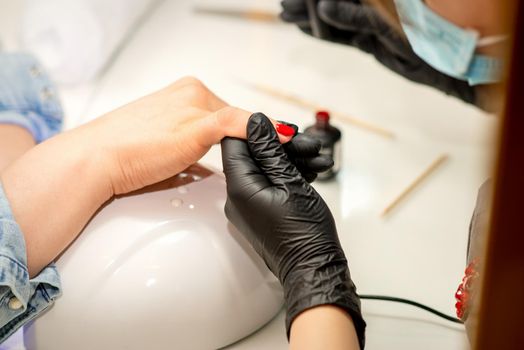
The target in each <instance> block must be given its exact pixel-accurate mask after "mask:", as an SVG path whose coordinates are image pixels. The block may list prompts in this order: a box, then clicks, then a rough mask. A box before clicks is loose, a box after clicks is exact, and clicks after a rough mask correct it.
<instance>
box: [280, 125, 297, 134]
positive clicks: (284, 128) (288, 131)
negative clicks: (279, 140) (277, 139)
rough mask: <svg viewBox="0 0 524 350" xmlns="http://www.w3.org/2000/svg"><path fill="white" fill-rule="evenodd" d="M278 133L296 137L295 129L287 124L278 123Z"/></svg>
mask: <svg viewBox="0 0 524 350" xmlns="http://www.w3.org/2000/svg"><path fill="white" fill-rule="evenodd" d="M277 132H278V133H279V134H280V135H283V136H293V135H295V129H293V128H292V127H290V126H289V125H286V124H281V123H277Z"/></svg>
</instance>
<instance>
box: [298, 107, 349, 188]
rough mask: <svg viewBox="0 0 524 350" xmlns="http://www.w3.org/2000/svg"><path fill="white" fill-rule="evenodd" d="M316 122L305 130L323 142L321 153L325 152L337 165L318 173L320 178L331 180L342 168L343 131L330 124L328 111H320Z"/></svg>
mask: <svg viewBox="0 0 524 350" xmlns="http://www.w3.org/2000/svg"><path fill="white" fill-rule="evenodd" d="M315 118H316V123H315V124H314V125H312V126H310V127H308V128H306V129H305V130H304V133H305V134H308V135H311V136H313V137H315V138H316V139H318V140H319V141H320V143H321V144H322V149H321V150H320V153H321V154H325V155H328V156H330V157H331V158H333V161H334V163H335V165H333V168H331V169H329V170H327V171H324V172H322V173H319V174H318V177H317V179H318V180H321V181H322V180H331V179H333V178H334V177H335V175H336V174H337V173H338V171H339V170H340V165H341V164H340V163H341V160H342V158H341V142H340V139H341V137H342V133H341V131H340V130H339V129H337V128H336V127H334V126H333V125H331V124H330V122H329V119H330V116H329V113H328V112H326V111H318V112H317V114H316V116H315Z"/></svg>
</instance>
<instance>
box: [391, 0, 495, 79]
mask: <svg viewBox="0 0 524 350" xmlns="http://www.w3.org/2000/svg"><path fill="white" fill-rule="evenodd" d="M394 1H395V5H396V8H397V12H398V15H399V18H400V22H401V24H402V29H403V30H404V32H405V33H406V36H407V38H408V41H409V43H410V44H411V47H412V48H413V51H415V53H416V54H417V55H418V56H419V57H420V58H421V59H423V60H424V61H425V62H426V63H428V64H429V65H430V66H432V67H433V68H435V69H436V70H439V71H441V72H442V73H445V74H447V75H449V76H452V77H455V78H458V79H461V80H467V81H468V83H469V84H470V85H477V84H486V83H494V82H497V81H499V80H500V78H501V75H502V60H501V59H499V58H495V57H490V56H485V55H479V54H476V53H475V50H476V49H477V48H478V47H481V46H487V45H493V44H496V43H498V42H500V41H503V40H505V36H496V37H485V38H482V39H479V34H478V33H477V32H476V31H473V30H468V29H464V28H461V27H459V26H457V25H455V24H453V23H451V22H449V21H448V20H446V19H444V18H442V17H441V16H439V15H438V14H436V13H435V12H433V11H432V10H431V9H430V8H429V7H427V6H426V5H425V4H424V2H423V1H422V0H394Z"/></svg>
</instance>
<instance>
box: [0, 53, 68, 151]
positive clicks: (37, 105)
mask: <svg viewBox="0 0 524 350" xmlns="http://www.w3.org/2000/svg"><path fill="white" fill-rule="evenodd" d="M62 122H63V110H62V106H61V105H60V100H59V97H58V90H57V88H56V87H55V85H54V84H53V82H52V81H51V79H50V77H49V76H48V75H47V73H46V72H45V70H44V68H43V67H42V66H41V65H40V64H39V63H38V61H37V60H36V59H35V58H34V57H33V56H31V55H29V54H24V53H0V124H4V123H5V124H14V125H18V126H21V127H24V128H26V129H27V130H28V131H29V132H30V133H31V134H32V135H33V138H34V139H35V141H36V142H37V143H40V142H42V141H44V140H46V139H48V138H49V137H51V136H53V135H55V134H57V133H58V132H60V130H61V128H62Z"/></svg>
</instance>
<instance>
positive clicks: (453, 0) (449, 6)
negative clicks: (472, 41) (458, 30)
mask: <svg viewBox="0 0 524 350" xmlns="http://www.w3.org/2000/svg"><path fill="white" fill-rule="evenodd" d="M424 2H425V3H426V5H427V6H428V7H429V8H431V9H432V10H433V11H434V12H436V13H437V14H439V15H440V16H442V17H444V18H446V19H448V20H449V21H451V22H453V23H455V24H457V25H458V26H460V27H463V28H471V29H475V30H476V31H478V32H479V33H480V34H481V36H489V35H498V34H501V32H502V26H501V23H500V21H499V20H498V19H499V18H500V17H499V16H500V14H501V12H502V9H503V8H504V6H505V5H507V3H508V1H507V0H425V1H424Z"/></svg>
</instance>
